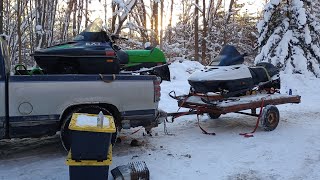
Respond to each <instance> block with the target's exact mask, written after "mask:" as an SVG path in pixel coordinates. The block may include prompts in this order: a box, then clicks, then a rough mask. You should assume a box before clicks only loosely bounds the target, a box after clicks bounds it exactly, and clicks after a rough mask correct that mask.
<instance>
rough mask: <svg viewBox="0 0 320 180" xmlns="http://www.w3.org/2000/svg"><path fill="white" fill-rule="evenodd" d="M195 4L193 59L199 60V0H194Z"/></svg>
mask: <svg viewBox="0 0 320 180" xmlns="http://www.w3.org/2000/svg"><path fill="white" fill-rule="evenodd" d="M195 4H196V6H195V7H194V15H195V20H194V59H195V60H196V61H199V29H198V26H199V25H198V24H199V22H198V21H199V17H198V11H199V10H198V5H199V0H196V2H195Z"/></svg>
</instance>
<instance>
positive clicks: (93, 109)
mask: <svg viewBox="0 0 320 180" xmlns="http://www.w3.org/2000/svg"><path fill="white" fill-rule="evenodd" d="M100 111H102V112H103V114H104V115H110V116H113V115H112V113H110V111H109V110H108V109H106V108H104V107H101V106H98V105H87V106H80V107H77V108H75V109H73V110H72V111H71V112H69V113H68V114H67V116H66V117H65V118H64V119H63V123H62V125H61V129H60V140H61V143H62V146H63V148H64V149H65V150H66V151H69V150H70V146H71V131H70V130H69V128H68V127H69V124H70V121H71V117H72V114H73V113H89V114H99V112H100ZM113 117H114V116H113ZM117 132H118V131H117V130H116V132H115V133H113V134H112V138H111V144H114V143H115V142H116V139H117Z"/></svg>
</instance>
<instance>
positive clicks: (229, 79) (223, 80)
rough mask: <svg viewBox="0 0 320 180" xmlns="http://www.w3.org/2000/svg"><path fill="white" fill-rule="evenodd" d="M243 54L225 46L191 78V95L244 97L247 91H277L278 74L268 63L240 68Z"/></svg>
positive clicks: (232, 47)
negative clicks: (215, 94) (207, 94)
mask: <svg viewBox="0 0 320 180" xmlns="http://www.w3.org/2000/svg"><path fill="white" fill-rule="evenodd" d="M245 56H246V54H240V53H239V52H238V51H237V50H236V48H235V47H234V46H230V45H227V46H225V47H224V48H223V49H222V50H221V52H220V54H219V56H218V57H216V58H215V59H214V60H213V61H212V62H211V63H210V64H209V66H206V67H205V68H204V69H203V70H201V71H198V72H195V73H194V74H192V75H191V76H190V77H189V79H188V81H189V84H190V85H191V89H192V91H193V92H195V93H203V94H206V93H208V92H213V93H219V94H220V95H222V96H223V97H234V96H241V95H245V94H246V93H247V92H248V91H251V90H253V89H254V88H256V89H259V90H261V89H265V90H268V91H269V92H271V93H272V90H273V89H279V88H280V77H279V70H278V68H276V67H275V66H274V65H272V64H271V63H265V62H263V63H259V64H257V65H256V66H253V67H248V66H246V65H243V64H242V63H243V62H244V57H245ZM217 62H219V64H218V65H215V64H217Z"/></svg>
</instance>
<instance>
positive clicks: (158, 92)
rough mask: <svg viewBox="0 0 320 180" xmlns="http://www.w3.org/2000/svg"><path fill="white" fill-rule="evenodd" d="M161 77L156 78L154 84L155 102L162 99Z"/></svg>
mask: <svg viewBox="0 0 320 180" xmlns="http://www.w3.org/2000/svg"><path fill="white" fill-rule="evenodd" d="M160 83H161V79H160V78H159V77H157V79H156V80H154V81H153V86H154V102H158V101H160V96H161V86H160Z"/></svg>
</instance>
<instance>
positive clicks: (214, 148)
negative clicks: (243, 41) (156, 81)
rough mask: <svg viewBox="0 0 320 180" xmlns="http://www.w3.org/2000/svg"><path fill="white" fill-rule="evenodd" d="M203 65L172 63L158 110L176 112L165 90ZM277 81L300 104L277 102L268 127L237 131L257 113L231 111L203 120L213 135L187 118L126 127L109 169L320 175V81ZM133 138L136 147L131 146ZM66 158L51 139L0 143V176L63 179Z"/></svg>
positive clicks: (158, 173)
mask: <svg viewBox="0 0 320 180" xmlns="http://www.w3.org/2000/svg"><path fill="white" fill-rule="evenodd" d="M201 67H202V66H201V65H200V64H198V63H196V62H191V61H185V62H183V63H179V62H175V63H173V64H172V65H171V66H170V70H171V77H172V81H171V82H163V83H162V85H161V87H162V91H161V92H162V97H161V98H162V99H161V102H160V108H162V109H163V110H165V111H168V112H175V111H176V110H177V104H176V101H175V100H173V99H170V97H169V96H168V95H167V94H168V93H169V92H170V91H171V90H175V91H176V93H177V94H183V93H187V92H188V90H189V85H188V82H187V78H188V77H189V76H190V74H191V73H192V72H193V71H194V70H195V69H200V68H201ZM281 80H282V89H281V91H282V93H287V91H288V89H293V93H294V94H299V95H301V96H302V103H301V104H286V105H280V106H278V108H279V110H280V118H281V121H280V123H279V125H278V127H277V129H275V130H274V131H271V132H265V131H263V130H262V129H258V131H257V132H256V133H255V135H254V137H252V138H244V137H242V136H239V133H241V132H249V131H251V130H252V129H253V128H254V125H255V121H256V118H255V117H250V116H245V115H239V114H232V113H231V114H227V115H222V116H221V117H220V118H219V119H216V120H210V119H209V118H208V117H206V116H203V117H202V121H201V125H202V126H203V127H204V128H206V129H207V130H208V131H214V132H216V133H217V135H216V136H210V135H205V134H202V133H201V130H200V129H199V127H198V125H197V122H196V117H195V116H193V115H191V116H185V117H181V118H178V119H176V121H175V122H174V123H173V124H167V128H168V131H169V132H170V133H172V134H173V135H171V136H169V135H165V133H164V132H163V124H161V125H160V126H159V127H158V128H155V129H154V131H153V136H152V137H149V136H142V130H141V131H139V132H138V133H136V134H134V135H130V134H131V132H133V131H134V130H135V129H131V130H128V131H124V132H123V133H122V136H125V137H124V140H123V142H122V143H120V144H117V146H116V147H114V156H113V164H112V166H111V167H110V168H111V169H112V168H114V167H116V166H118V165H124V164H127V163H128V162H131V161H145V162H146V163H147V166H148V168H149V170H150V174H151V179H155V180H157V179H159V180H160V179H184V180H185V179H246V180H247V179H292V180H296V179H320V140H319V137H320V107H319V102H320V95H319V89H320V79H316V78H309V77H304V76H302V75H286V74H282V75H281ZM133 138H136V139H138V140H139V141H140V142H141V144H142V145H141V146H139V147H131V146H130V145H129V144H130V141H131V140H132V139H133ZM65 156H66V154H65V153H64V152H63V151H62V150H61V149H60V148H59V140H58V138H57V137H49V138H42V139H31V140H29V139H27V140H13V141H12V140H11V141H1V142H0V158H1V160H0V179H5V180H7V179H23V180H24V179H26V180H27V179H30V180H38V179H39V180H40V179H68V166H66V165H65ZM110 176H111V175H110ZM109 179H112V178H109Z"/></svg>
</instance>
